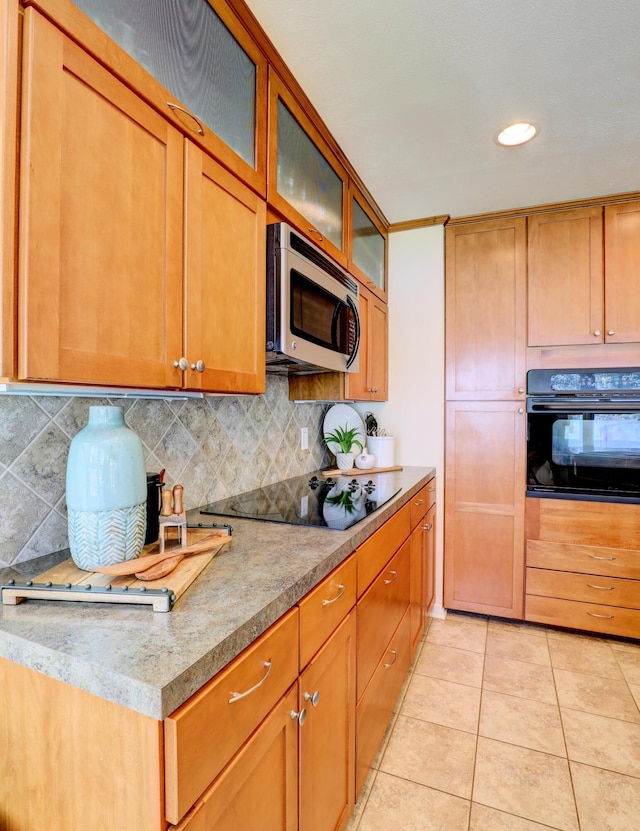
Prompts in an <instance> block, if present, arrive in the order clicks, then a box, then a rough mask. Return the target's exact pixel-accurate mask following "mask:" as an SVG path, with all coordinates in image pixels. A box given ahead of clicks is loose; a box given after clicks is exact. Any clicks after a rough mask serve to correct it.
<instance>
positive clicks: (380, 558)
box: [356, 502, 411, 597]
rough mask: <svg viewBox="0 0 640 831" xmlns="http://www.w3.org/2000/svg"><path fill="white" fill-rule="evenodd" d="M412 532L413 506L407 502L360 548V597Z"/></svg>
mask: <svg viewBox="0 0 640 831" xmlns="http://www.w3.org/2000/svg"><path fill="white" fill-rule="evenodd" d="M410 531H411V504H410V503H409V502H407V504H406V505H403V506H402V508H400V510H399V511H398V512H397V513H395V514H394V515H393V516H392V517H391V519H388V520H387V521H386V522H385V524H384V525H383V526H382V527H381V528H378V530H377V531H376V532H375V534H372V535H371V536H370V537H369V539H368V540H367V541H366V542H364V543H363V544H362V545H361V546H360V548H358V550H357V551H356V554H357V557H358V597H362V595H363V594H364V592H365V591H366V590H367V589H368V587H369V586H370V585H371V583H373V581H374V580H375V579H376V577H377V576H378V574H380V572H381V570H382V569H383V568H384V567H385V565H386V564H387V563H388V562H389V559H390V557H391V556H392V555H393V554H394V553H395V552H396V551H397V550H398V549H399V548H400V546H401V545H402V543H403V542H404V541H405V540H406V538H407V537H408V536H409V533H410Z"/></svg>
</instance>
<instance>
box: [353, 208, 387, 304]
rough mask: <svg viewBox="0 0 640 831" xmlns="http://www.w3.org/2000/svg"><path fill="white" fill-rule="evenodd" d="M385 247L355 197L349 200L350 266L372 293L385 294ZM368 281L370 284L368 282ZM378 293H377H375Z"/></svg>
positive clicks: (385, 243)
mask: <svg viewBox="0 0 640 831" xmlns="http://www.w3.org/2000/svg"><path fill="white" fill-rule="evenodd" d="M386 245H387V241H386V239H385V237H384V236H383V234H381V233H380V231H379V230H378V228H377V227H376V225H375V224H374V223H373V222H372V220H371V219H370V218H369V216H368V214H367V213H366V212H365V211H364V209H363V208H362V207H361V205H360V203H359V201H358V200H357V199H356V197H355V196H352V198H351V264H352V265H355V266H356V267H357V268H358V269H359V270H360V271H361V272H363V274H364V276H365V277H367V278H368V280H367V283H368V284H369V287H370V288H372V289H373V290H374V291H375V289H376V288H377V289H380V291H381V292H386V289H387V284H386ZM369 281H370V282H369ZM372 284H373V285H372ZM377 293H379V292H377Z"/></svg>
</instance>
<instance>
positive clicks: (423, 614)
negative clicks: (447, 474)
mask: <svg viewBox="0 0 640 831" xmlns="http://www.w3.org/2000/svg"><path fill="white" fill-rule="evenodd" d="M435 497H436V480H435V478H434V479H432V480H431V481H430V482H429V483H428V484H427V485H425V487H424V488H422V489H421V490H420V491H419V493H418V494H417V495H416V496H415V497H414V498H413V499H412V500H411V528H412V531H411V615H410V622H411V657H413V656H414V655H415V652H416V649H417V648H418V644H419V643H420V638H421V637H422V633H423V632H424V627H425V624H426V620H427V614H428V611H429V608H430V606H431V604H432V602H433V596H434V591H435V574H434V571H435V533H436V531H435V519H436V506H435Z"/></svg>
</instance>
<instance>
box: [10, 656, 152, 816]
mask: <svg viewBox="0 0 640 831" xmlns="http://www.w3.org/2000/svg"><path fill="white" fill-rule="evenodd" d="M0 743H1V745H2V758H3V760H4V762H3V771H2V776H0V806H1V807H0V827H1V828H2V829H6V831H32V829H33V831H35V829H41V828H42V829H44V828H46V829H50V831H70V829H83V831H99V829H106V828H109V829H111V828H113V829H116V828H117V829H128V828H135V829H136V831H161V829H164V828H166V822H165V821H164V805H163V800H162V788H161V781H162V779H161V777H162V763H161V758H162V723H161V722H159V721H156V719H153V718H150V717H148V716H144V715H141V714H140V713H136V712H134V711H133V710H129V709H128V708H127V707H123V706H121V705H120V704H114V703H113V702H111V701H107V700H106V699H103V698H98V697H97V696H95V695H91V694H90V693H87V692H84V691H83V690H80V689H78V688H77V687H74V686H71V685H70V684H65V683H63V682H62V681H58V680H56V679H55V678H50V677H49V676H47V675H44V674H42V673H40V672H36V671H35V670H33V669H29V668H27V667H24V666H21V665H20V664H17V663H14V662H13V661H9V660H6V659H5V658H0Z"/></svg>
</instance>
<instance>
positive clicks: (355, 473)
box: [322, 465, 402, 479]
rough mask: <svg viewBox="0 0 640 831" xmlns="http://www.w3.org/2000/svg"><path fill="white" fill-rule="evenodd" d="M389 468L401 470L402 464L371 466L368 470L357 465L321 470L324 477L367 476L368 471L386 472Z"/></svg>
mask: <svg viewBox="0 0 640 831" xmlns="http://www.w3.org/2000/svg"><path fill="white" fill-rule="evenodd" d="M390 470H402V465H393V467H371V468H369V470H361V469H360V468H359V467H352V468H350V469H349V470H340V468H338V467H334V468H333V469H332V470H323V471H322V475H323V476H324V478H325V479H326V478H327V476H367V475H368V474H369V473H388V472H389V471H390Z"/></svg>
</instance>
